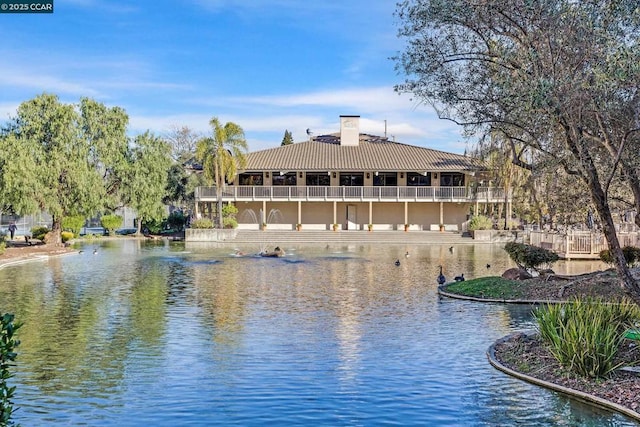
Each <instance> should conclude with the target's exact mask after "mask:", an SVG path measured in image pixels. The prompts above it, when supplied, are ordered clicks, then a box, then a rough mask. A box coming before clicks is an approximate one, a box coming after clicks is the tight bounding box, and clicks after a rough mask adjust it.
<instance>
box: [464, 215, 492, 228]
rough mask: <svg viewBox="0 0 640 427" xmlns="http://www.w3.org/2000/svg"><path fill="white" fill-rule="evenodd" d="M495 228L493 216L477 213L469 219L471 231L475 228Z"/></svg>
mask: <svg viewBox="0 0 640 427" xmlns="http://www.w3.org/2000/svg"><path fill="white" fill-rule="evenodd" d="M492 228H493V221H492V220H491V218H489V217H486V216H484V215H476V216H474V217H472V218H471V220H469V226H468V229H469V231H475V230H491V229H492Z"/></svg>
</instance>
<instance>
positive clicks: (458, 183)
mask: <svg viewBox="0 0 640 427" xmlns="http://www.w3.org/2000/svg"><path fill="white" fill-rule="evenodd" d="M440 186H441V187H464V174H462V173H440Z"/></svg>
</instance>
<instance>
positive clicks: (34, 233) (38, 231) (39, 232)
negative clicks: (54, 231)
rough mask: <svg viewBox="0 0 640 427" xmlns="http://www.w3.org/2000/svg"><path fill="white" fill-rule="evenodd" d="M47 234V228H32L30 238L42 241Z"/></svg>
mask: <svg viewBox="0 0 640 427" xmlns="http://www.w3.org/2000/svg"><path fill="white" fill-rule="evenodd" d="M48 232H49V228H48V227H42V226H38V227H33V228H32V229H31V237H33V238H34V239H38V240H44V236H45V234H47V233H48Z"/></svg>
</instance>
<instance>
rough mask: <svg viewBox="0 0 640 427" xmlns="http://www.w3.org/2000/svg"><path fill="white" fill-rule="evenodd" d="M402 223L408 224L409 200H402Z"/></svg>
mask: <svg viewBox="0 0 640 427" xmlns="http://www.w3.org/2000/svg"><path fill="white" fill-rule="evenodd" d="M404 224H409V202H404Z"/></svg>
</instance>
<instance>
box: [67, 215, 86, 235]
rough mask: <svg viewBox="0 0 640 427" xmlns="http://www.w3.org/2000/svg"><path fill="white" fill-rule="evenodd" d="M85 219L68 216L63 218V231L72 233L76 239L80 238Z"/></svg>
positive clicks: (78, 216) (80, 216) (79, 216)
mask: <svg viewBox="0 0 640 427" xmlns="http://www.w3.org/2000/svg"><path fill="white" fill-rule="evenodd" d="M85 219H86V218H85V217H84V216H83V215H74V216H66V217H64V218H62V229H63V230H66V231H71V232H73V235H74V237H78V236H79V235H80V229H81V228H82V226H83V225H84V222H85Z"/></svg>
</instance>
